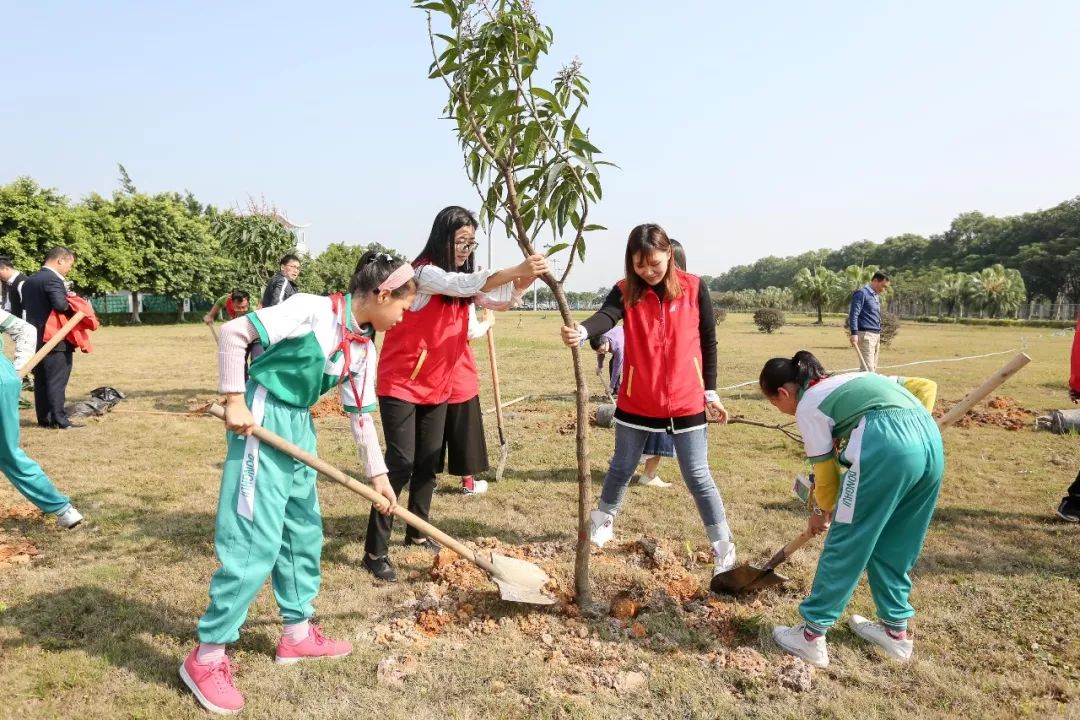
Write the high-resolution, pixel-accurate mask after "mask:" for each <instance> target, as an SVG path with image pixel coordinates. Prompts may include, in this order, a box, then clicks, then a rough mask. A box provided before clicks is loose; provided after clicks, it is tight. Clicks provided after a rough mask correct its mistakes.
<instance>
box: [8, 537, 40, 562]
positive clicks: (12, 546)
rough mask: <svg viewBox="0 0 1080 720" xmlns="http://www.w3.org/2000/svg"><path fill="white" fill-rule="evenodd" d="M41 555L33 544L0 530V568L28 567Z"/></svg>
mask: <svg viewBox="0 0 1080 720" xmlns="http://www.w3.org/2000/svg"><path fill="white" fill-rule="evenodd" d="M40 554H41V551H40V550H38V549H37V547H36V546H35V545H34V543H32V542H30V541H29V540H27V539H26V538H24V537H21V536H19V535H11V534H9V533H6V532H4V531H3V530H0V568H3V567H13V566H15V565H28V564H30V563H31V562H32V561H33V560H34V558H36V557H37V556H38V555H40Z"/></svg>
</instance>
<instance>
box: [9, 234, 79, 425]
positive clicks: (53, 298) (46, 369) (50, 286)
mask: <svg viewBox="0 0 1080 720" xmlns="http://www.w3.org/2000/svg"><path fill="white" fill-rule="evenodd" d="M74 264H75V253H73V252H71V250H69V249H67V248H66V247H60V246H57V247H54V248H53V249H52V250H50V251H49V254H48V255H46V256H45V265H44V266H43V267H42V268H41V269H40V270H38V271H37V272H36V273H34V274H33V275H31V276H30V277H28V278H27V279H26V283H25V284H24V285H23V287H22V302H23V310H24V311H25V312H26V322H28V323H30V324H31V325H33V326H34V327H35V328H37V337H38V340H37V347H38V349H39V350H40V349H41V346H42V345H44V344H45V339H44V334H45V323H46V321H48V319H49V315H51V314H52V311H53V310H56V311H57V312H60V313H64V314H68V315H70V314H72V311H71V305H70V304H68V300H67V288H66V287H65V286H64V277H65V276H66V275H67V274H68V273H69V272H71V267H72V266H73V265H74ZM74 350H75V346H74V345H72V344H71V343H69V342H68V341H67V340H64V341H63V342H61V343H59V344H58V345H57V346H56V347H55V348H53V350H52V351H51V352H50V353H49V354H48V355H46V356H45V359H44V360H42V361H41V362H40V363H38V366H37V367H35V368H34V409H35V410H36V411H37V421H38V425H40V426H41V427H46V428H57V429H60V430H67V429H68V428H77V427H82V425H77V424H75V423H72V422H71V421H70V420H68V416H67V413H66V412H65V411H64V400H65V395H66V394H67V383H68V378H69V377H71V358H72V354H73V352H74Z"/></svg>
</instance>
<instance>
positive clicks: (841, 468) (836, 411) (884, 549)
mask: <svg viewBox="0 0 1080 720" xmlns="http://www.w3.org/2000/svg"><path fill="white" fill-rule="evenodd" d="M759 383H760V386H761V391H762V392H763V393H764V394H765V396H766V397H768V399H769V401H770V402H771V403H772V404H773V405H774V406H776V408H777V409H779V410H780V411H781V412H784V413H786V414H788V415H794V416H795V419H796V421H797V423H798V426H799V432H800V433H802V436H803V443H804V444H805V446H806V456H807V458H808V459H809V461H810V463H811V464H812V465H813V468H814V474H815V477H816V483H815V487H814V495H813V502H812V503H811V506H812V509H811V514H810V520H809V529H810V530H811V531H812V532H813V533H814V534H818V533H821V532H824V531H826V530H828V536H827V537H826V539H825V545H824V547H823V548H822V551H821V558H820V560H819V561H818V568H817V574H816V575H815V576H814V584H813V588H812V589H811V591H810V596H809V597H807V598H806V599H805V600H804V601H803V602H802V604H801V605H800V606H799V613H800V614H801V615H802V618H803V623H802V624H801V625H797V626H795V627H790V628H789V627H783V626H778V627H777V628H776V629H775V630H774V631H773V637H774V638H775V639H776V642H777V643H778V644H779V645H780V646H781V647H783V648H784V649H785V650H786V651H788V652H789V653H791V654H793V655H797V656H799V657H801V658H803V659H804V660H806V661H807V662H809V663H811V664H813V665H817V666H818V667H825V666H826V665H828V664H829V655H828V650H827V648H826V645H825V633H826V632H827V631H828V630H829V628H831V627H832V626H833V625H834V624H835V623H836V621H837V620H838V619H839V617H840V614H841V613H842V612H843V611H844V608H845V606H847V603H848V601H849V600H850V599H851V595H852V593H854V592H855V587H856V586H857V585H858V583H859V578H860V577H861V576H862V573H863V571H866V574H867V578H868V580H869V582H870V593H871V595H872V596H873V598H874V603H875V605H876V606H877V615H878V620H879V622H871V621H869V620H867V619H865V618H863V617H860V616H858V615H853V616H851V618H850V619H849V621H848V625H849V627H850V628H851V629H852V631H853V632H855V633H856V634H857V635H859V636H860V637H862V638H864V639H866V640H868V641H870V642H873V643H874V644H876V645H879V646H880V647H882V648H883V649H884V650H885V652H886V653H887V654H888V655H889V656H890V657H892V658H894V659H897V660H908V659H909V658H910V657H911V652H912V642H911V639H910V638H909V637H908V634H907V622H908V618H910V617H912V616H913V615H914V614H915V610H914V608H912V607H911V604H910V603H909V602H908V594H909V593H910V592H911V577H910V575H909V573H910V572H911V569H912V567H914V565H915V561H916V560H917V559H918V557H919V553H920V551H921V550H922V545H923V540H924V539H925V538H926V531H927V528H928V527H929V526H930V518H931V516H932V515H933V513H934V506H935V504H936V503H937V497H938V491H939V490H940V489H941V478H942V475H943V473H944V455H943V451H942V446H941V433H940V432H939V431H938V427H937V425H936V424H935V423H934V419H933V417H932V416H931V414H930V412H929V408H930V407H932V402H933V395H934V394H935V393H936V385H935V384H934V383H933V382H932V381H930V380H925V379H922V378H887V377H884V376H882V375H876V374H873V373H865V372H857V373H845V374H841V375H833V376H829V375H827V374H826V372H825V370H824V368H822V366H821V363H819V362H818V360H817V358H815V357H814V356H813V355H812V354H811V353H809V352H807V351H805V350H803V351H800V352H797V353H795V356H794V357H793V358H791V359H790V360H789V359H787V358H773V359H772V360H769V361H768V362H767V363H765V367H764V368H763V369H762V371H761V376H760V378H759ZM909 388H910V389H911V390H914V391H915V392H917V393H918V397H917V396H916V395H915V394H913V392H911V390H909ZM843 441H846V442H847V445H846V447H844V449H843V451H842V452H840V453H839V455H838V454H837V452H836V450H835V448H836V447H837V446H838V445H840V444H841V443H842V442H843Z"/></svg>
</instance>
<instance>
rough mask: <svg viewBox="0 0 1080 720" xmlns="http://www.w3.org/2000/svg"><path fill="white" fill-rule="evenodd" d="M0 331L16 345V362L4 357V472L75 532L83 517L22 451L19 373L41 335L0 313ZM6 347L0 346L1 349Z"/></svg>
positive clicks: (0, 367) (0, 449)
mask: <svg viewBox="0 0 1080 720" xmlns="http://www.w3.org/2000/svg"><path fill="white" fill-rule="evenodd" d="M0 331H3V332H5V333H7V334H8V335H10V336H11V339H12V340H14V341H15V362H14V363H12V362H10V361H9V360H8V359H7V357H5V356H4V354H3V353H0V470H2V471H3V473H4V475H6V476H7V479H8V480H10V481H11V484H12V485H14V486H15V489H16V490H18V491H19V492H20V493H22V494H23V496H24V497H25V498H26V499H27V500H29V501H30V502H32V503H34V505H36V506H37V508H38V510H41V512H43V513H45V514H46V515H55V516H56V524H57V525H59V526H60V527H62V528H64V529H66V530H67V529H71V528H73V527H75V526H76V525H78V524H79V523H81V522H82V520H83V516H82V514H81V513H80V512H79V511H78V510H76V509H75V506H73V505H72V504H71V499H70V498H68V497H67V496H66V495H62V494H61V493H60V491H59V490H57V489H56V486H55V485H53V483H52V481H51V480H49V476H48V475H46V474H45V471H44V470H42V469H41V466H40V465H38V464H37V463H36V462H34V461H33V460H32V459H31V458H30V457H28V456H27V454H26V453H25V452H23V450H22V448H20V447H19V390H20V389H21V388H22V380H21V379H20V378H19V375H18V371H19V370H20V369H22V367H23V366H24V365H26V363H27V362H29V360H30V358H31V357H32V356H33V354H34V348H35V347H36V346H37V333H35V332H34V328H33V326H32V325H30V324H29V323H27V322H24V321H23V320H22V319H20V318H18V317H16V316H14V315H12V314H11V313H9V312H6V311H4V310H0ZM2 346H3V343H2V342H0V348H2Z"/></svg>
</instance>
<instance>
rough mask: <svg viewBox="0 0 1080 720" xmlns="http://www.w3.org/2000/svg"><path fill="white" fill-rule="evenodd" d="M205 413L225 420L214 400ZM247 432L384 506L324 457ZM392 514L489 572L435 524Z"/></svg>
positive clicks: (401, 511)
mask: <svg viewBox="0 0 1080 720" xmlns="http://www.w3.org/2000/svg"><path fill="white" fill-rule="evenodd" d="M206 412H207V413H209V414H210V415H213V416H214V417H216V418H218V419H219V420H224V419H225V408H223V407H221V406H220V405H218V404H217V403H214V404H212V405H211V406H210V407H208V408H207V409H206ZM251 434H252V435H254V436H255V437H257V438H258V439H259V441H260V442H264V443H266V444H267V445H269V446H270V447H272V448H275V449H277V450H280V451H281V452H283V453H285V454H286V455H289V456H291V457H293V458H294V459H296V460H299V461H300V462H302V463H304V464H305V465H307V466H308V467H310V468H314V469H315V470H317V471H318V472H320V473H322V474H323V475H325V476H326V477H328V478H330V479H331V480H333V481H335V482H337V483H340V484H341V485H344V486H345V487H347V488H348V489H350V490H352V491H353V492H354V493H356V494H357V495H361V496H363V497H364V499H365V500H367V501H368V502H370V503H371V504H372V505H375V506H376V507H379V508H385V507H386V498H384V497H383V496H382V495H380V494H379V493H377V492H375V490H374V489H372V488H371V487H368V486H367V485H365V484H364V483H362V482H360V481H359V480H357V479H356V478H354V477H350V476H348V475H346V474H345V473H343V472H342V471H340V470H338V469H337V468H336V467H334V466H333V465H331V464H330V463H328V462H326V461H325V460H323V459H321V458H319V457H317V456H315V455H312V454H311V453H309V452H307V451H306V450H303V449H301V448H299V447H297V446H296V445H294V444H293V443H291V442H289V441H288V440H286V439H285V438H283V437H281V436H279V435H277V434H275V433H272V432H270V431H269V430H267V429H266V428H263V427H259V426H258V425H256V426H255V427H254V428H253V430H252V433H251ZM393 514H394V515H395V516H396V517H399V518H401V519H402V520H403V521H404V522H405V523H407V524H409V525H411V526H412V527H414V528H416V529H417V530H419V531H420V532H422V533H424V534H425V535H427V536H428V537H430V538H432V539H433V540H436V541H438V542H439V543H441V544H442V545H444V546H446V547H448V548H450V549H451V550H453V551H454V552H456V553H457V554H458V555H460V556H462V557H463V558H465V559H466V560H469V561H471V562H474V563H476V564H477V565H479V566H480V567H481V568H482V569H483V570H485V571H486V572H488V573H491V572H493V567H492V565H491V563H490V562H488V561H487V560H486V559H485V558H483V557H481V556H480V555H478V554H476V553H474V552H473V551H472V550H470V549H469V548H467V547H465V546H464V545H462V544H461V543H459V542H458V541H457V540H455V539H454V538H452V537H450V536H449V535H447V534H446V533H444V532H443V531H442V530H440V529H439V528H437V527H435V526H434V525H432V524H430V523H428V522H426V521H424V520H421V519H420V518H418V517H417V516H415V515H413V514H412V513H411V512H409V511H408V510H406V509H405V508H403V507H401V506H400V505H399V506H397V507H396V508H394V512H393Z"/></svg>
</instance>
